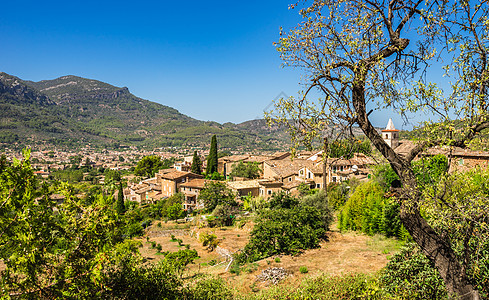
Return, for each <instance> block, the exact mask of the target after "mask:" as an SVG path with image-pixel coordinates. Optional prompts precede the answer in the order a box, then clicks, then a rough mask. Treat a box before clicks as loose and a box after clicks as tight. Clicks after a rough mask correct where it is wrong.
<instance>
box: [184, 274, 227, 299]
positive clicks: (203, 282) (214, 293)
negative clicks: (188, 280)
mask: <svg viewBox="0 0 489 300" xmlns="http://www.w3.org/2000/svg"><path fill="white" fill-rule="evenodd" d="M188 289H189V292H188V294H189V297H188V298H187V299H189V300H214V299H223V300H231V299H233V298H234V297H233V294H232V293H231V290H230V289H229V288H228V286H227V285H226V282H225V281H224V280H223V279H222V278H220V277H212V276H207V277H204V278H200V279H198V280H197V281H196V282H195V283H193V284H191V285H190V286H188Z"/></svg>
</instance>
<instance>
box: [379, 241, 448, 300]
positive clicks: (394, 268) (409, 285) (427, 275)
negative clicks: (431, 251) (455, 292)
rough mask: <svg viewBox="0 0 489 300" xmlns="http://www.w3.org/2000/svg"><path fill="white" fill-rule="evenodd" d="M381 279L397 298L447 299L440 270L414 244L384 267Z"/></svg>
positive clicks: (389, 291) (405, 248) (386, 288)
mask: <svg viewBox="0 0 489 300" xmlns="http://www.w3.org/2000/svg"><path fill="white" fill-rule="evenodd" d="M380 281H381V283H382V286H383V288H384V289H385V290H386V291H387V292H388V293H390V294H392V296H395V298H396V299H447V292H446V290H445V284H444V283H443V280H442V279H441V277H440V275H439V273H438V271H437V270H436V269H435V268H434V267H433V265H432V264H431V262H430V261H429V260H428V259H427V258H426V256H425V255H423V254H422V253H421V251H420V250H419V248H417V247H414V245H408V246H407V247H404V248H403V249H402V250H401V252H400V253H398V254H396V255H394V257H393V258H392V259H391V261H390V262H389V263H388V264H387V266H386V267H385V268H384V269H383V271H382V275H381V278H380Z"/></svg>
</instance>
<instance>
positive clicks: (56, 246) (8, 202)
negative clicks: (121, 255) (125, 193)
mask: <svg viewBox="0 0 489 300" xmlns="http://www.w3.org/2000/svg"><path fill="white" fill-rule="evenodd" d="M28 158H29V154H28V152H25V153H24V160H23V161H17V160H15V161H14V163H13V164H11V165H6V166H5V167H4V168H3V169H2V170H0V172H1V173H0V183H1V184H0V202H2V206H1V207H0V232H1V234H0V258H1V259H2V260H3V261H4V263H5V265H6V269H5V270H4V271H2V272H1V277H2V281H1V285H2V288H1V289H0V290H2V293H3V295H5V293H7V294H8V293H21V294H27V295H28V294H29V293H31V292H36V293H43V294H45V295H46V297H49V298H54V297H59V296H61V295H62V294H63V295H66V296H69V295H72V294H71V293H73V291H74V290H76V288H75V289H71V288H73V287H79V288H80V289H84V288H85V287H86V285H87V284H88V282H91V278H94V277H95V278H96V277H97V276H98V275H97V274H96V272H98V271H97V268H95V266H96V265H97V264H98V262H99V255H100V251H103V249H110V248H112V247H114V246H116V245H117V244H118V243H120V242H121V241H122V232H121V231H120V230H119V228H120V225H121V224H120V220H119V218H118V215H117V214H116V213H115V211H113V210H112V209H111V206H110V203H109V202H108V201H107V200H106V199H105V198H104V197H98V199H97V200H96V201H95V202H94V203H93V204H92V205H90V206H88V207H85V206H84V205H83V202H82V201H80V200H79V199H77V198H76V197H75V196H74V195H73V194H72V192H71V190H72V189H71V188H70V187H69V186H67V185H66V184H63V185H62V186H61V191H62V192H63V193H64V195H65V200H64V202H63V203H61V204H57V203H54V202H53V201H51V200H50V199H49V195H48V191H47V187H46V186H43V187H41V188H40V189H38V188H37V185H36V177H35V176H34V175H33V171H32V169H31V167H30V164H29V161H28ZM55 208H56V210H55ZM54 211H56V213H54ZM67 282H70V287H71V288H70V287H68V286H67V285H66V283H67Z"/></svg>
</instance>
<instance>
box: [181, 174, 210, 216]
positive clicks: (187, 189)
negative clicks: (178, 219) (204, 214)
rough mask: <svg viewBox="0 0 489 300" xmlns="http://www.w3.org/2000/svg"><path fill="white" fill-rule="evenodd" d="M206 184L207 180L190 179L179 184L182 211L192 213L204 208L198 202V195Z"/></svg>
mask: <svg viewBox="0 0 489 300" xmlns="http://www.w3.org/2000/svg"><path fill="white" fill-rule="evenodd" d="M207 182H208V180H206V179H202V178H191V179H189V180H188V181H187V182H184V183H182V184H180V192H181V193H182V194H183V195H184V201H183V209H184V210H187V211H192V210H195V209H202V208H204V205H203V204H202V203H201V202H200V201H199V194H200V191H201V190H202V189H203V188H204V187H205V184H206V183H207Z"/></svg>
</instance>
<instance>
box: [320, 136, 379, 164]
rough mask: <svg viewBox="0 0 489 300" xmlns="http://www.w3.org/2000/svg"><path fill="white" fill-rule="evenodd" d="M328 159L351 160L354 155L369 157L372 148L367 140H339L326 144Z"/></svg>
mask: <svg viewBox="0 0 489 300" xmlns="http://www.w3.org/2000/svg"><path fill="white" fill-rule="evenodd" d="M328 147H329V149H328V151H329V157H337V158H339V157H342V158H344V159H351V158H352V157H353V154H354V153H364V154H366V155H370V154H371V153H372V146H371V144H370V141H369V140H368V139H356V138H352V139H341V140H335V141H333V142H332V143H329V144H328Z"/></svg>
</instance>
